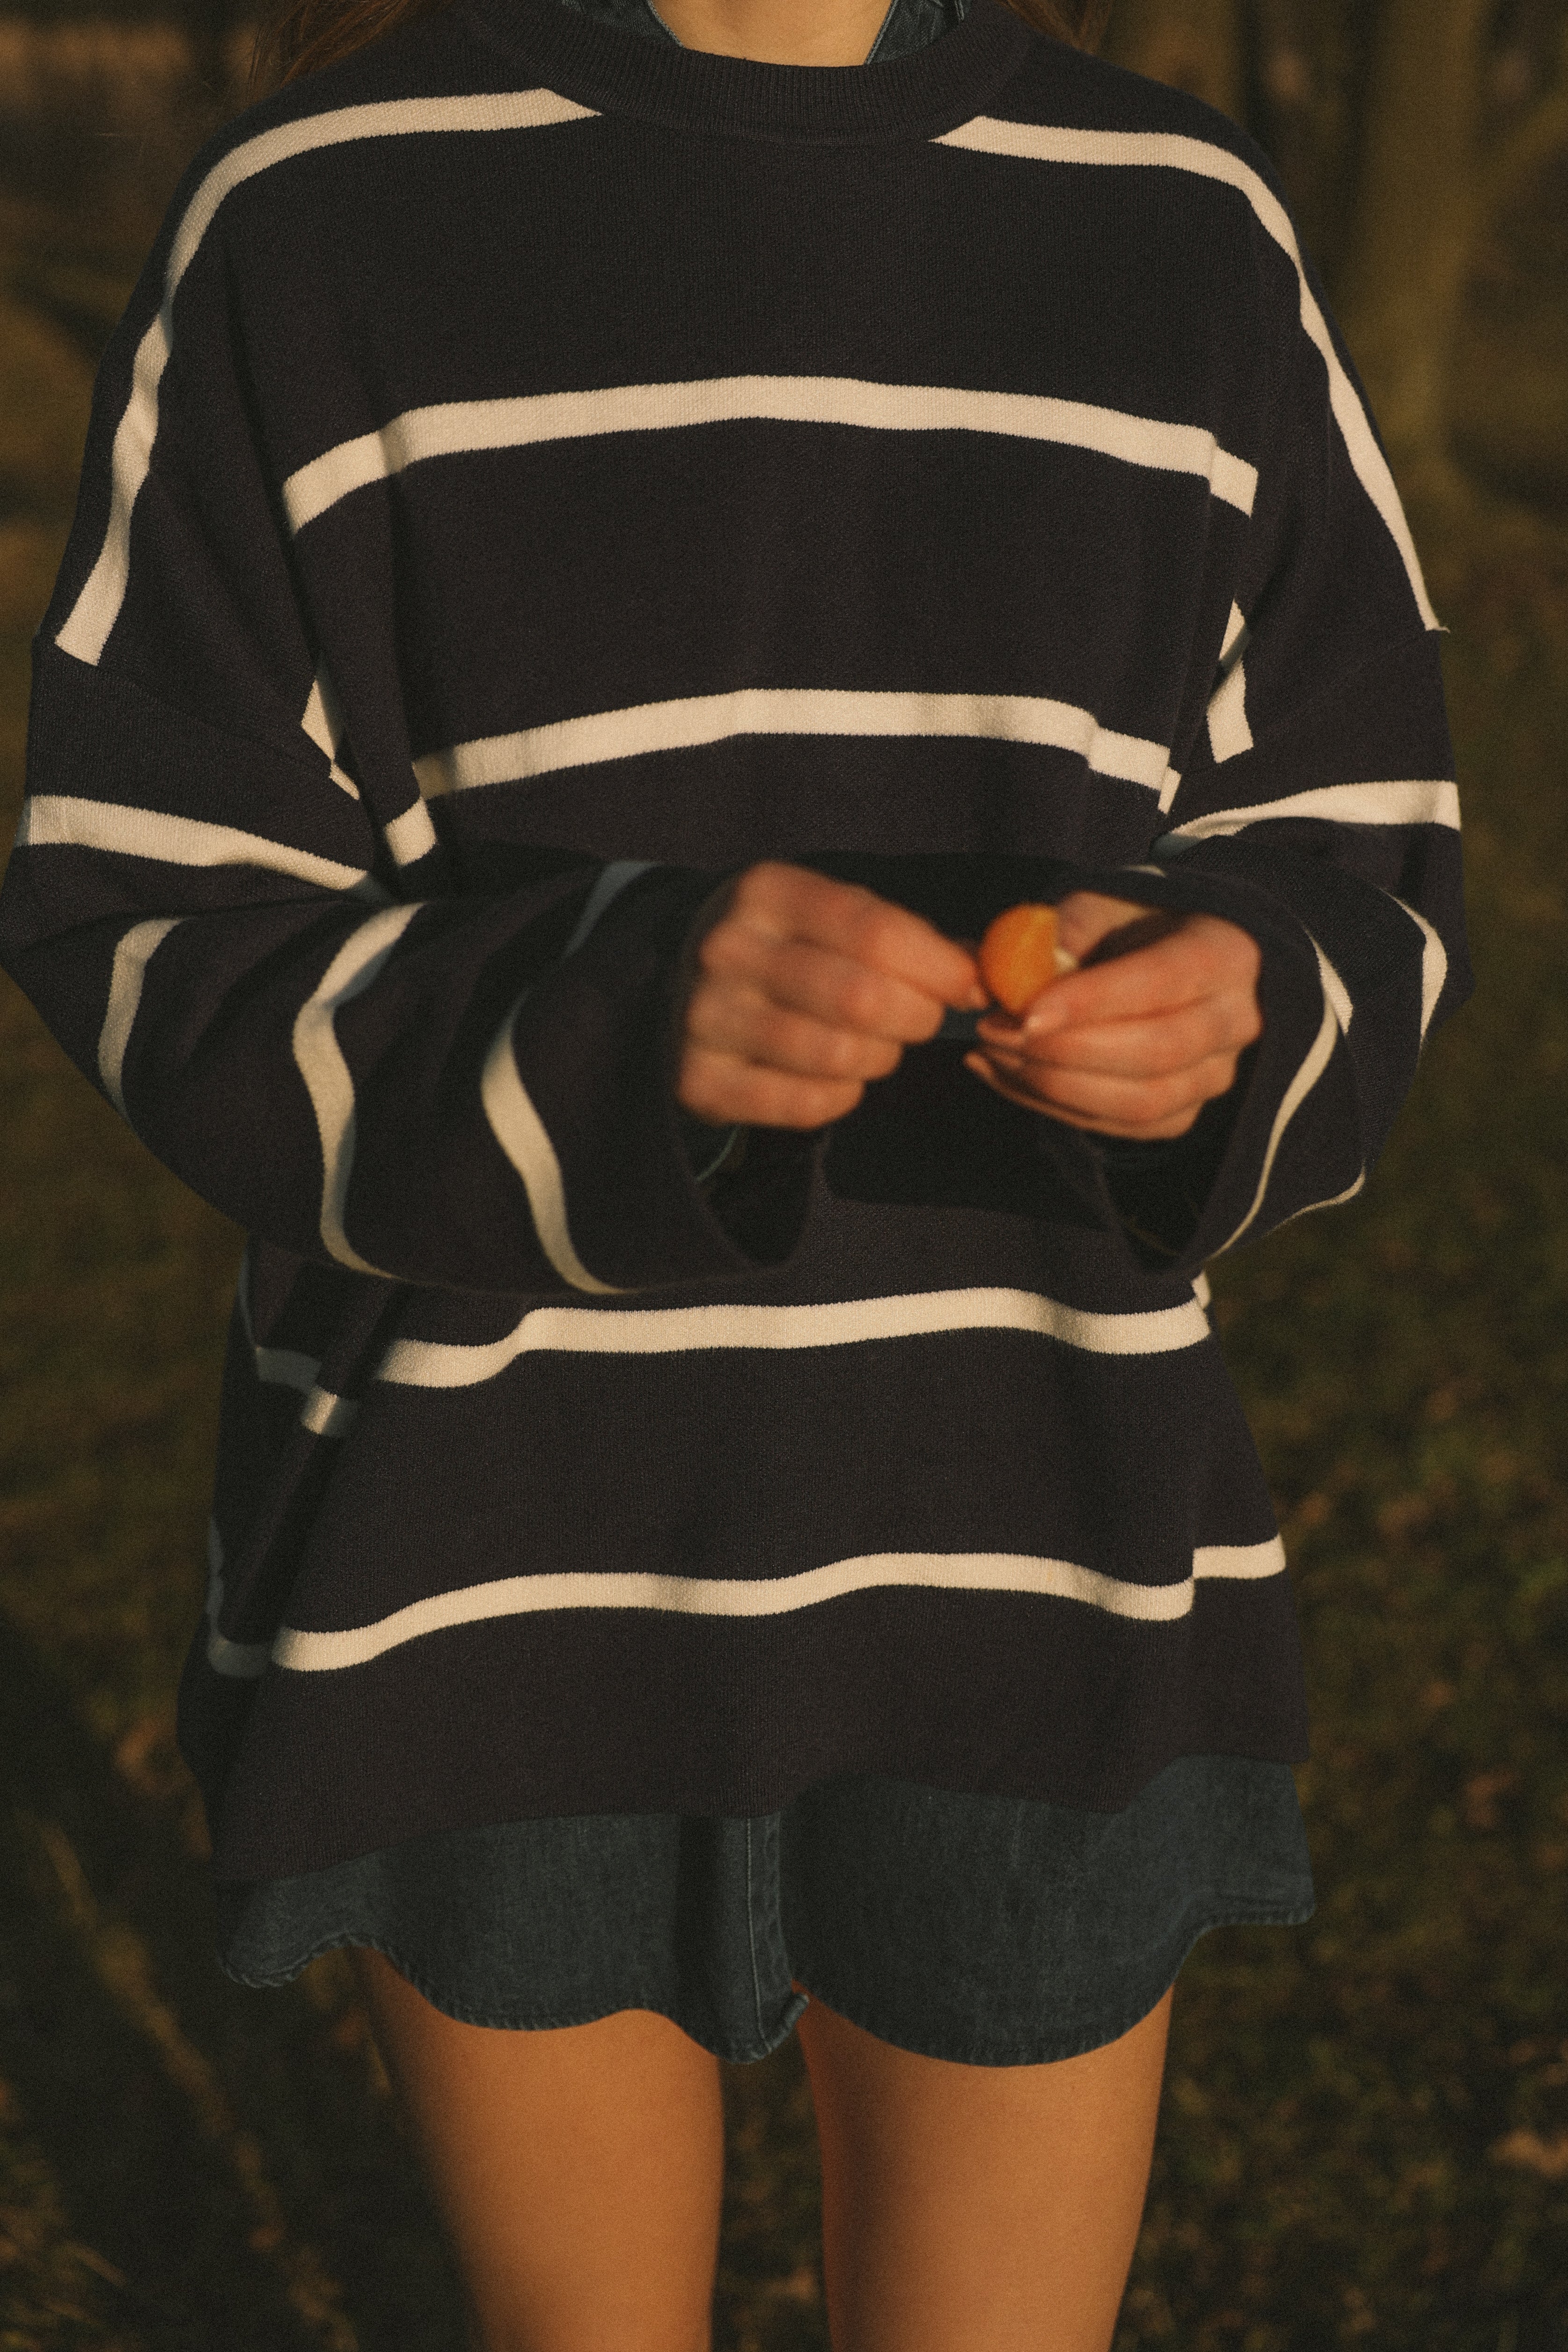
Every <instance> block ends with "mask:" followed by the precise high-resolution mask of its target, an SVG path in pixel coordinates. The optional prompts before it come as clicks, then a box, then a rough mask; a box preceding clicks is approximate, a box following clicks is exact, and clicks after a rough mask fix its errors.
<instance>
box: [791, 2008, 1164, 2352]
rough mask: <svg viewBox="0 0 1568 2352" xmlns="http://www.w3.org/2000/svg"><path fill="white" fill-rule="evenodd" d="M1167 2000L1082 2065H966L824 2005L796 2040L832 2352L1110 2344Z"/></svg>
mask: <svg viewBox="0 0 1568 2352" xmlns="http://www.w3.org/2000/svg"><path fill="white" fill-rule="evenodd" d="M795 1990H797V1991H804V1990H805V1987H804V1986H801V1985H797V1986H796V1987H795ZM1172 1990H1174V1988H1172ZM1171 1999H1172V1992H1171V1991H1167V1992H1166V1994H1165V1995H1164V1997H1163V2000H1161V2001H1160V2002H1159V2003H1158V2004H1157V2005H1156V2007H1155V2008H1154V2009H1153V2010H1152V2011H1151V2012H1150V2014H1149V2015H1148V2016H1147V2017H1145V2018H1143V2019H1142V2021H1141V2022H1140V2023H1138V2024H1137V2025H1135V2026H1133V2027H1132V2029H1131V2032H1127V2033H1124V2034H1122V2035H1121V2038H1120V2039H1119V2040H1118V2041H1115V2042H1108V2043H1107V2044H1105V2045H1104V2047H1102V2048H1100V2049H1098V2050H1091V2051H1089V2052H1087V2053H1085V2054H1084V2055H1083V2056H1081V2057H1077V2058H1064V2059H1059V2060H1058V2061H1057V2062H1055V2063H1052V2064H1049V2065H1042V2066H963V2065H958V2064H955V2063H952V2061H950V2060H948V2059H943V2058H924V2057H920V2056H917V2055H916V2054H915V2053H913V2052H911V2051H908V2050H900V2049H896V2048H894V2047H893V2046H892V2044H891V2043H889V2042H882V2041H880V2040H879V2039H878V2037H877V2036H876V2035H875V2034H871V2033H868V2032H865V2031H864V2029H863V2028H862V2027H860V2026H858V2025H855V2024H852V2023H851V2022H850V2021H849V2020H848V2019H847V2018H845V2017H841V2016H839V2015H838V2014H837V2011H833V2010H831V2009H828V2008H826V2007H825V2006H824V2004H823V2003H822V2002H821V2001H819V2000H817V1999H816V1997H815V1995H814V1996H813V1997H812V2000H811V2002H810V2005H809V2007H808V2008H807V2009H806V2010H805V2011H804V2012H803V2014H802V2016H801V2018H800V2020H799V2021H798V2023H797V2025H796V2027H795V2031H796V2032H797V2033H798V2034H799V2036H800V2041H801V2047H802V2050H803V2052H804V2054H805V2063H806V2068H807V2071H808V2073H809V2074H810V2077H811V2091H812V2102H813V2105H814V2106H815V2108H816V2131H817V2141H818V2145H819V2147H820V2149H821V2155H822V2235H823V2256H824V2268H825V2271H826V2288H827V2306H828V2318H829V2323H830V2326H831V2328H832V2335H833V2347H834V2352H1108V2347H1110V2341H1111V2337H1112V2336H1113V2334H1114V2333H1115V2326H1116V2317H1117V2313H1118V2311H1119V2309H1120V2307H1121V2297H1122V2294H1123V2293H1124V2291H1125V2289H1126V2284H1127V2274H1128V2272H1129V2270H1130V2268H1131V2262H1132V2254H1133V2250H1134V2248H1135V2246H1136V2244H1137V2242H1138V2231H1139V2227H1140V2224H1141V2222H1142V2212H1143V2200H1144V2198H1145V2196H1146V2195H1147V2192H1148V2186H1149V2168H1150V2165H1151V2162H1152V2156H1153V2148H1154V2129H1155V2124H1156V2121H1157V2119H1158V2115H1159V2106H1160V2088H1161V2084H1162V2081H1163V2074H1164V2063H1165V2040H1166V2033H1167V2031H1168V2028H1169V2023H1170V2014H1171Z"/></svg>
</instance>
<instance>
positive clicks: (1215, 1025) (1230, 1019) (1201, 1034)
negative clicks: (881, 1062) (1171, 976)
mask: <svg viewBox="0 0 1568 2352" xmlns="http://www.w3.org/2000/svg"><path fill="white" fill-rule="evenodd" d="M1261 1032H1262V1021H1261V1019H1260V1017H1259V1014H1258V1007H1257V1004H1256V1003H1255V1001H1254V999H1253V998H1252V997H1251V996H1250V995H1247V994H1245V993H1243V992H1241V991H1240V990H1236V991H1234V992H1232V993H1231V994H1229V995H1227V996H1211V997H1206V998H1205V999H1204V1000H1203V1001H1202V1002H1201V1003H1196V1004H1188V1005H1184V1006H1183V1007H1181V1008H1180V1009H1179V1010H1178V1011H1176V1012H1174V1013H1156V1014H1153V1015H1152V1016H1151V1017H1150V1018H1149V1019H1147V1020H1142V1021H1116V1022H1104V1023H1097V1024H1094V1025H1093V1026H1090V1027H1084V1028H1068V1029H1056V1030H1052V1031H1050V1032H1048V1033H1047V1034H1046V1035H1045V1036H1043V1037H1036V1038H1034V1039H1031V1038H1030V1037H1029V1035H1028V1034H1027V1033H1026V1032H1024V1031H1020V1032H1019V1033H1018V1034H1016V1036H1013V1037H1006V1038H993V1037H991V1036H989V1035H988V1034H986V1031H985V1030H984V1027H982V1029H981V1031H980V1033H979V1036H980V1042H981V1044H982V1045H984V1048H985V1050H986V1052H987V1053H989V1054H992V1055H994V1056H995V1058H996V1060H997V1061H998V1062H999V1063H1000V1064H1002V1066H1004V1067H1007V1068H1011V1069H1014V1070H1020V1069H1026V1068H1028V1067H1031V1066H1033V1067H1035V1068H1037V1069H1039V1070H1042V1071H1045V1070H1085V1071H1097V1072H1102V1073H1104V1074H1105V1075H1107V1076H1121V1077H1130V1078H1153V1077H1164V1076H1172V1075H1173V1074H1175V1073H1177V1072H1179V1071H1182V1070H1190V1069H1194V1068H1195V1067H1197V1066H1199V1065H1200V1064H1202V1063H1204V1062H1206V1061H1208V1060H1210V1059H1211V1058H1212V1057H1213V1056H1214V1055H1216V1054H1236V1053H1239V1052H1240V1051H1241V1050H1242V1048H1243V1047H1244V1046H1247V1045H1251V1044H1252V1043H1253V1041H1254V1039H1255V1038H1256V1037H1258V1035H1260V1034H1261Z"/></svg>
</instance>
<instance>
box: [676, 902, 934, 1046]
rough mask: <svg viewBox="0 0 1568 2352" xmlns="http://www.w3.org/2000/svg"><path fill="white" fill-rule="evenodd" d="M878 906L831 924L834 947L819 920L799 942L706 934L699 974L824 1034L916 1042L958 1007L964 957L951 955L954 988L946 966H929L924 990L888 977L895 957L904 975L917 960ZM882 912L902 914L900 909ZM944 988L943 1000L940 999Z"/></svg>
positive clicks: (776, 934) (783, 936)
mask: <svg viewBox="0 0 1568 2352" xmlns="http://www.w3.org/2000/svg"><path fill="white" fill-rule="evenodd" d="M885 905H886V902H885V901H879V902H873V908H872V910H871V911H870V912H869V913H868V914H858V915H856V916H855V917H853V918H851V919H848V920H847V919H846V918H845V916H844V915H843V914H842V913H841V914H840V915H839V916H838V917H837V919H836V920H837V941H838V943H837V944H836V943H835V937H834V935H833V934H834V923H833V921H832V920H829V919H826V918H825V919H823V921H822V922H820V923H819V924H817V925H816V927H815V931H814V932H808V933H807V934H805V935H803V934H801V933H798V932H795V933H792V932H786V931H784V930H782V929H761V928H753V927H752V926H751V925H749V924H747V923H744V922H742V923H740V924H734V925H729V926H725V927H723V928H722V929H716V930H714V931H713V932H711V933H710V936H709V938H708V940H707V941H706V942H705V944H704V950H703V955H702V961H703V965H704V968H705V970H706V971H709V972H710V973H713V974H716V975H717V976H719V977H721V978H722V979H723V980H725V981H727V982H731V983H734V982H743V983H745V984H746V985H747V986H748V987H749V988H751V989H752V990H754V991H755V992H757V994H758V995H759V996H761V997H763V998H764V999H766V1000H768V1001H770V1002H772V1003H775V1004H778V1005H782V1006H784V1007H787V1008H788V1009H789V1010H791V1011H793V1012H795V1013H801V1014H805V1015H809V1016H810V1017H811V1018H812V1019H814V1020H816V1021H820V1022H822V1023H824V1024H826V1025H827V1026H828V1027H830V1028H842V1029H844V1030H846V1031H853V1032H855V1033H857V1034H863V1035H867V1036H871V1037H876V1038H883V1039H889V1040H892V1041H894V1042H895V1043H898V1044H901V1045H910V1044H915V1043H918V1042H923V1041H924V1040H925V1039H926V1038H928V1037H931V1036H932V1035H934V1034H935V1033H936V1031H937V1029H938V1028H939V1027H940V1026H941V1024H942V1014H943V1011H944V1009H945V1007H946V1005H947V1003H949V1002H950V1001H957V1002H962V1001H963V998H964V996H965V994H966V993H967V992H968V988H969V983H968V982H966V981H964V980H963V966H964V957H963V950H961V949H954V950H953V953H954V954H955V956H956V957H957V959H958V964H957V972H958V981H957V984H956V986H955V985H954V984H953V967H952V966H951V965H945V966H943V967H942V968H941V969H937V968H934V967H933V965H932V963H930V962H928V963H927V964H926V965H925V967H924V969H925V971H926V975H927V976H926V979H925V981H924V982H921V980H919V979H918V978H916V979H910V978H904V977H900V976H899V974H898V973H897V972H896V971H893V970H892V969H891V967H892V965H893V964H894V963H895V961H897V959H898V957H899V956H900V954H903V955H904V957H905V970H906V971H908V970H909V969H910V965H911V964H915V963H918V959H916V958H915V957H914V955H913V954H912V953H911V952H910V948H909V940H908V935H907V934H906V933H903V932H902V931H901V930H900V931H897V932H895V931H893V930H892V929H890V927H889V926H887V925H885V924H883V922H882V920H881V916H880V913H879V911H877V909H878V908H882V907H885ZM886 911H887V912H889V913H899V914H901V913H902V912H903V909H901V908H887V909H886ZM910 919H911V920H915V919H916V918H910ZM900 941H901V942H902V946H901V947H900ZM931 941H932V942H934V943H935V945H936V946H938V947H940V948H942V950H947V949H948V948H950V947H952V941H951V940H943V939H942V937H941V935H940V934H939V933H937V932H935V931H932V932H931ZM876 957H880V958H881V961H880V963H878V962H876V961H873V958H876ZM942 971H945V973H946V978H945V980H944V979H943V978H942ZM944 986H945V987H946V988H947V990H948V993H947V994H946V995H943V994H942V988H943V987H944ZM975 1009H976V1010H978V1007H976V1008H975Z"/></svg>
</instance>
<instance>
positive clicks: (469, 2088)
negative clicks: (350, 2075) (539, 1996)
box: [351, 1949, 724, 2352]
mask: <svg viewBox="0 0 1568 2352" xmlns="http://www.w3.org/2000/svg"><path fill="white" fill-rule="evenodd" d="M351 1958H353V1963H354V1966H355V1969H356V1970H357V1973H358V1975H359V1979H360V1983H361V1985H362V1987H363V1991H364V1995H365V2000H366V2001H367V2003H368V2005H369V2008H370V2012H371V2020H372V2023H373V2026H374V2032H375V2039H376V2043H377V2046H378V2048H379V2049H380V2051H381V2054H382V2057H383V2059H384V2062H385V2065H386V2071H387V2073H388V2074H389V2075H390V2076H391V2078H392V2081H393V2083H394V2084H395V2087H396V2089H397V2092H398V2095H399V2096H400V2098H401V2100H402V2103H403V2105H404V2109H405V2113H406V2115H407V2116H408V2120H409V2124H410V2126H411V2129H412V2131H413V2135H414V2138H415V2142H416V2147H418V2150H419V2154H420V2157H421V2159H422V2161H423V2164H424V2167H425V2171H426V2178H427V2179H428V2180H429V2182H430V2186H431V2189H432V2191H433V2194H434V2196H435V2199H436V2201H437V2206H438V2208H439V2210H440V2213H441V2216H442V2220H443V2221H444V2222H445V2224H446V2227H447V2234H448V2237H449V2239H450V2241H451V2244H452V2247H453V2250H454V2252H455V2255H456V2258H457V2262H458V2269H459V2271H460V2272H461V2274H462V2277H463V2282H464V2286H465V2289H466V2291H467V2294H468V2302H469V2306H470V2315H471V2317H470V2325H471V2328H472V2333H473V2342H474V2346H475V2352H608V2347H615V2352H710V2346H711V2341H712V2336H711V2324H712V2303H713V2284H714V2279H715V2276H716V2274H717V2270H718V2262H719V2222H720V2213H721V2207H722V2202H723V2193H724V2111H723V2098H722V2092H721V2084H720V2075H719V2062H718V2060H717V2059H716V2058H715V2057H714V2056H713V2055H712V2053H711V2052H710V2051H707V2050H704V2049H703V2048H702V2047H701V2045H700V2043H699V2042H693V2041H692V2040H691V2039H690V2038H689V2035H687V2034H685V2033H683V2032H681V2030H680V2028H679V2026H678V2025H676V2024H675V2023H673V2022H672V2021H671V2020H670V2019H669V2018H668V2017H661V2016H658V2014H657V2013H656V2012H655V2011H652V2010H646V2009H627V2010H621V2011H617V2012H616V2014H615V2015H614V2016H611V2017H605V2018H600V2019H597V2020H596V2021H595V2022H593V2023H592V2024H588V2025H567V2026H561V2027H558V2028H556V2029H554V2030H553V2031H551V2032H535V2033H521V2032H519V2033H514V2032H503V2031H500V2030H499V2029H497V2028H495V2027H491V2026H484V2025H459V2024H458V2022H457V2021H455V2020H454V2019H452V2018H449V2017H447V2016H446V2015H445V2014H444V2013H443V2012H442V2011H440V2010H438V2009H436V2008H433V2007H432V2005H431V2004H430V2002H428V2001H427V2000H426V1999H425V1998H424V1996H423V1994H421V1993H418V1992H416V1990H415V1989H414V1987H413V1986H412V1985H410V1984H409V1983H408V1982H407V1981H406V1980H405V1979H404V1978H403V1977H401V1976H400V1975H399V1974H398V1972H397V1970H396V1969H395V1968H394V1967H393V1966H392V1964H391V1962H390V1961H389V1960H386V1959H385V1958H383V1957H382V1955H381V1954H380V1953H379V1952H373V1951H368V1950H363V1949H355V1950H354V1951H353V1953H352V1954H351Z"/></svg>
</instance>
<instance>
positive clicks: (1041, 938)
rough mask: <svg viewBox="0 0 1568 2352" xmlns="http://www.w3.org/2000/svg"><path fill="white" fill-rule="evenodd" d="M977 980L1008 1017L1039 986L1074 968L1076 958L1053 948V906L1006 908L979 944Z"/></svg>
mask: <svg viewBox="0 0 1568 2352" xmlns="http://www.w3.org/2000/svg"><path fill="white" fill-rule="evenodd" d="M978 961H979V965H980V977H981V979H982V980H983V981H984V983H985V985H986V987H987V988H988V989H989V991H990V992H991V994H992V995H993V996H994V998H995V1000H996V1002H997V1003H998V1004H1002V1005H1005V1007H1006V1009H1007V1011H1008V1012H1009V1013H1022V1012H1023V1011H1024V1010H1025V1008H1026V1006H1028V1005H1030V1004H1032V1003H1034V1001H1035V999H1036V997H1037V996H1038V994H1039V992H1040V991H1041V989H1042V988H1048V987H1049V986H1050V984H1051V982H1052V981H1053V980H1058V979H1059V978H1060V977H1061V975H1062V973H1063V972H1066V971H1077V970H1078V958H1077V957H1076V956H1071V955H1068V951H1067V950H1066V948H1063V947H1058V945H1057V910H1056V908H1054V907H1009V908H1007V909H1006V911H1005V913H1003V914H1000V915H998V916H997V917H996V919H995V920H994V922H993V923H991V924H990V925H989V926H988V927H987V929H986V933H985V937H984V939H983V940H981V942H980V954H979V958H978Z"/></svg>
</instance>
